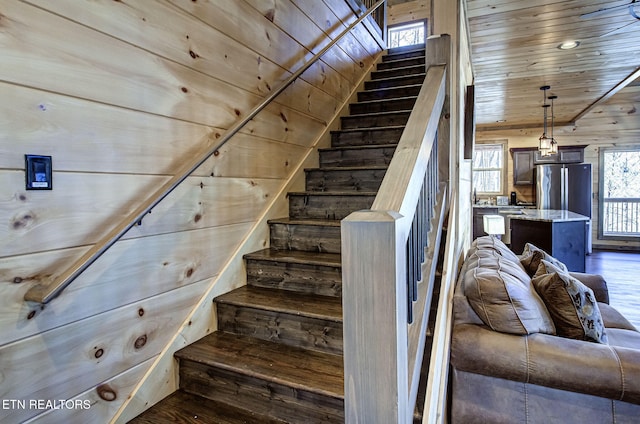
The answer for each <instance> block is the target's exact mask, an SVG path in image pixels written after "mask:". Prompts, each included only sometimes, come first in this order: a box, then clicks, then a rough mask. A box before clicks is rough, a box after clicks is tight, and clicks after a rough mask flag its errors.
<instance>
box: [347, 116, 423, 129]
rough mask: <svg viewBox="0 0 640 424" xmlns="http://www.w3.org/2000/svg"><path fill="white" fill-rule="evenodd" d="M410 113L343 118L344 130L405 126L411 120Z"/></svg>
mask: <svg viewBox="0 0 640 424" xmlns="http://www.w3.org/2000/svg"><path fill="white" fill-rule="evenodd" d="M409 114H410V112H409V111H406V112H396V113H389V114H383V115H358V116H345V117H343V118H341V122H342V129H343V130H346V129H352V128H374V127H389V126H396V125H405V124H406V123H407V121H408V120H409Z"/></svg>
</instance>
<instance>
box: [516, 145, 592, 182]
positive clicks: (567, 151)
mask: <svg viewBox="0 0 640 424" xmlns="http://www.w3.org/2000/svg"><path fill="white" fill-rule="evenodd" d="M585 147H587V146H586V145H580V146H560V147H559V148H558V153H557V154H555V155H550V156H542V155H541V154H540V152H539V151H538V149H537V148H535V147H517V148H512V149H510V152H511V156H512V158H513V185H533V184H534V183H535V178H536V177H535V172H534V171H535V168H536V165H542V164H545V163H582V162H584V149H585Z"/></svg>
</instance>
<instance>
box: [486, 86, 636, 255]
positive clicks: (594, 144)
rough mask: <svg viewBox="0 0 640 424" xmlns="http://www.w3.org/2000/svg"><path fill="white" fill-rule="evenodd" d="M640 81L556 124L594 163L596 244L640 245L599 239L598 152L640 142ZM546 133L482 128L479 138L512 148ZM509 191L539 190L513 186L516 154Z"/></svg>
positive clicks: (563, 141) (527, 195) (558, 134)
mask: <svg viewBox="0 0 640 424" xmlns="http://www.w3.org/2000/svg"><path fill="white" fill-rule="evenodd" d="M639 109H640V85H638V84H635V85H629V86H627V87H626V88H624V89H622V90H621V91H619V92H618V93H616V94H615V95H614V96H613V97H611V98H610V99H609V100H607V101H606V102H604V103H603V104H601V105H599V106H597V107H596V108H594V109H593V110H591V111H590V112H589V113H587V114H586V115H585V116H584V117H582V118H581V119H579V120H578V121H577V122H576V125H575V126H567V127H556V128H555V129H554V136H555V138H556V139H557V140H558V143H559V145H561V146H571V145H583V144H586V145H587V146H588V147H587V148H586V149H585V162H587V163H591V164H592V172H593V193H594V195H595V197H594V209H593V215H592V219H593V226H592V230H593V244H594V245H597V246H601V247H606V248H614V249H615V248H619V247H623V248H624V247H635V248H638V247H640V242H632V241H611V240H598V226H597V224H596V223H597V219H598V202H597V199H598V194H599V187H598V183H599V179H598V172H599V162H598V154H599V150H600V148H602V147H611V146H624V145H630V144H635V145H636V146H637V145H638V143H640V118H639V117H638V110H639ZM541 133H542V127H540V128H539V129H526V130H525V129H523V130H510V131H479V132H477V133H476V140H477V141H478V142H482V141H484V142H489V141H491V140H499V139H502V140H504V139H506V140H508V148H512V147H536V146H537V141H538V137H540V134H541ZM508 158H509V160H508V176H507V178H508V182H509V186H508V191H509V192H510V191H516V192H517V193H518V198H522V199H528V200H531V201H533V200H534V197H535V193H534V192H533V189H532V187H531V188H530V187H528V186H525V187H523V186H513V158H512V157H511V155H510V154H509V155H508Z"/></svg>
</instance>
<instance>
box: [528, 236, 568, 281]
mask: <svg viewBox="0 0 640 424" xmlns="http://www.w3.org/2000/svg"><path fill="white" fill-rule="evenodd" d="M543 259H544V260H545V261H548V262H551V263H552V264H553V265H555V266H556V267H557V268H560V269H561V270H562V271H563V272H569V270H568V269H567V266H566V265H565V264H563V263H562V262H560V261H559V260H557V259H556V258H554V257H553V256H551V255H550V254H548V253H547V252H545V251H544V250H542V249H540V248H538V247H536V246H534V245H533V244H531V243H527V244H525V246H524V250H523V251H522V255H520V263H521V264H522V266H523V267H524V269H525V270H526V271H527V273H528V274H529V275H531V276H533V275H534V274H535V273H536V272H537V271H538V267H539V266H540V261H542V260H543Z"/></svg>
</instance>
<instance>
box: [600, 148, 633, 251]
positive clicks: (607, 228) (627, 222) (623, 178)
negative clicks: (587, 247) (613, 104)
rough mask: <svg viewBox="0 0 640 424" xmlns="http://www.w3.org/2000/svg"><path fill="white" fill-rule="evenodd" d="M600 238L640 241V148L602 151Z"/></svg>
mask: <svg viewBox="0 0 640 424" xmlns="http://www.w3.org/2000/svg"><path fill="white" fill-rule="evenodd" d="M599 173H600V175H599V177H600V189H599V191H600V195H599V196H598V197H599V204H598V210H599V211H600V218H599V219H598V235H599V238H602V239H606V238H616V239H620V238H622V239H632V240H637V239H638V238H640V145H637V146H631V147H625V148H613V147H612V148H607V147H603V148H602V149H600V171H599Z"/></svg>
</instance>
